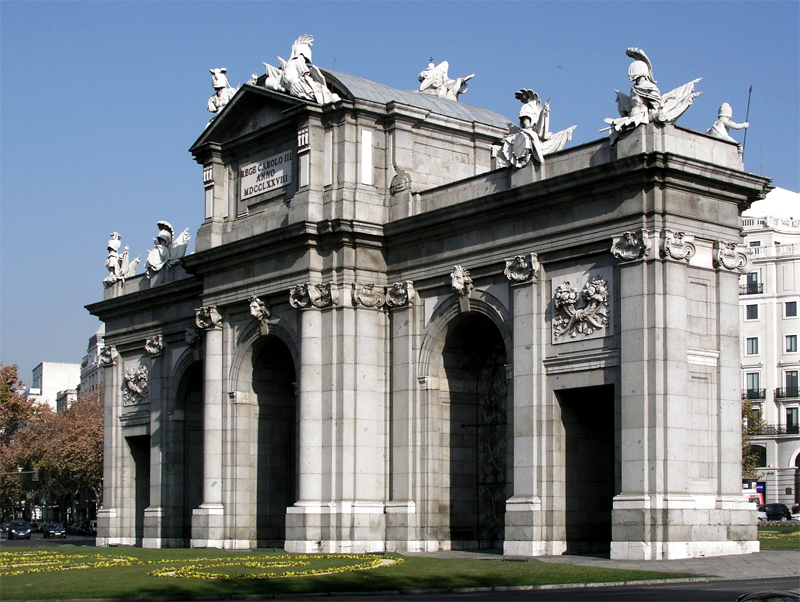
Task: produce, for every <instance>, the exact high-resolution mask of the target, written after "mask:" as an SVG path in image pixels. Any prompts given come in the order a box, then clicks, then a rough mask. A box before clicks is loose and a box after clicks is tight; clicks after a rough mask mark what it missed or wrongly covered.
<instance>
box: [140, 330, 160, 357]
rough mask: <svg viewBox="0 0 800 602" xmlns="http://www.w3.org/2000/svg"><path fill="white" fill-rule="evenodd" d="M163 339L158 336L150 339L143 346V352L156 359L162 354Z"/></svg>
mask: <svg viewBox="0 0 800 602" xmlns="http://www.w3.org/2000/svg"><path fill="white" fill-rule="evenodd" d="M164 348H165V345H164V337H163V336H161V335H160V334H157V335H155V336H152V337H150V338H149V339H147V341H146V342H145V344H144V350H145V351H147V353H148V354H149V355H150V356H151V357H156V356H159V355H161V354H162V353H164Z"/></svg>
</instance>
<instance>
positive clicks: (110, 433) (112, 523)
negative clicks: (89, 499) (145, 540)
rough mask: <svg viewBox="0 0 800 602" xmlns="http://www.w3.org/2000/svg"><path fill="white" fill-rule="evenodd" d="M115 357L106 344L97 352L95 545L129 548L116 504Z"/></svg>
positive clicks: (119, 450)
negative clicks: (99, 434) (99, 455)
mask: <svg viewBox="0 0 800 602" xmlns="http://www.w3.org/2000/svg"><path fill="white" fill-rule="evenodd" d="M119 363H120V362H119V354H118V353H117V349H116V347H114V346H113V345H108V346H106V347H103V348H102V349H101V351H100V365H101V366H103V368H104V375H103V383H104V394H105V403H104V409H103V430H104V437H103V458H104V461H103V503H102V506H101V507H100V508H99V509H98V510H97V545H98V546H110V545H120V544H123V545H133V544H134V543H135V538H133V537H127V538H125V537H123V529H122V524H121V517H122V514H123V513H122V512H120V510H121V508H120V505H121V504H122V503H124V498H123V495H122V491H121V489H120V486H121V483H120V482H119V480H120V479H122V477H123V474H124V472H123V462H124V460H123V457H122V455H123V454H124V453H125V451H126V450H125V442H124V441H123V437H122V427H121V426H120V422H119V415H120V408H121V406H122V399H121V392H120V370H121V369H122V368H121V366H120V365H119Z"/></svg>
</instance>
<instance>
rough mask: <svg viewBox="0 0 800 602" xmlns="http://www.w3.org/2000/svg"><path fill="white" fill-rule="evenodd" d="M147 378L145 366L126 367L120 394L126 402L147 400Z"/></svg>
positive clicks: (148, 376) (148, 374)
mask: <svg viewBox="0 0 800 602" xmlns="http://www.w3.org/2000/svg"><path fill="white" fill-rule="evenodd" d="M149 378H150V373H149V372H148V371H147V367H146V366H139V367H138V368H128V369H127V370H125V383H124V384H123V388H122V396H123V398H124V400H125V403H126V404H134V403H142V402H143V401H147V394H148V386H149V385H148V379H149Z"/></svg>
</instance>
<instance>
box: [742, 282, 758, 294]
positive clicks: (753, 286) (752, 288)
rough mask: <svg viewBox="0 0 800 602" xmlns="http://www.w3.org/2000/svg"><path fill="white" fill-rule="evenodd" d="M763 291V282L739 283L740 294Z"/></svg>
mask: <svg viewBox="0 0 800 602" xmlns="http://www.w3.org/2000/svg"><path fill="white" fill-rule="evenodd" d="M763 292H764V283H763V282H750V283H748V284H740V285H739V294H740V295H760V294H761V293H763Z"/></svg>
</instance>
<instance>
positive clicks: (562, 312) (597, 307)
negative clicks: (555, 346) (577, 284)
mask: <svg viewBox="0 0 800 602" xmlns="http://www.w3.org/2000/svg"><path fill="white" fill-rule="evenodd" d="M553 306H554V307H555V318H554V319H553V334H554V337H555V338H558V337H561V336H564V335H569V336H570V337H572V338H575V337H577V336H578V334H584V335H587V336H588V335H590V334H592V333H594V332H595V331H596V330H599V329H601V328H605V327H606V326H607V325H608V283H607V282H606V281H605V280H604V279H603V278H601V277H600V276H595V277H594V278H593V279H592V280H590V281H589V282H587V283H586V285H585V286H584V287H583V290H582V291H581V292H580V293H578V291H577V290H576V289H574V288H573V287H572V286H571V285H570V283H569V282H568V281H567V282H564V283H563V284H561V286H559V287H558V288H556V290H555V292H554V294H553Z"/></svg>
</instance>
